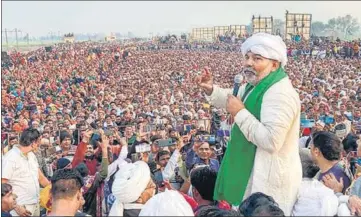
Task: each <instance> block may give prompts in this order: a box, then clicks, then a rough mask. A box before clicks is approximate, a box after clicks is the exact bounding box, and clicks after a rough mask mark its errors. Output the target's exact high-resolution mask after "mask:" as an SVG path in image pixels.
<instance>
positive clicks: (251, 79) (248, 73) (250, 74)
mask: <svg viewBox="0 0 361 217" xmlns="http://www.w3.org/2000/svg"><path fill="white" fill-rule="evenodd" d="M243 75H244V78H245V79H246V81H247V82H248V83H250V84H252V85H256V84H257V83H258V78H257V75H256V71H255V70H254V69H252V68H250V67H249V68H245V69H244V70H243Z"/></svg>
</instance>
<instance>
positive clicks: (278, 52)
mask: <svg viewBox="0 0 361 217" xmlns="http://www.w3.org/2000/svg"><path fill="white" fill-rule="evenodd" d="M241 51H242V54H243V56H244V55H246V54H247V53H248V52H252V53H254V54H258V55H261V56H263V57H265V58H268V59H272V60H278V61H279V62H280V63H281V66H282V68H284V67H285V66H286V64H287V47H286V44H285V43H284V42H283V40H282V38H281V37H280V36H278V35H277V36H276V35H271V34H268V33H257V34H254V35H252V36H251V37H250V38H248V39H247V40H246V41H245V42H244V43H243V44H242V47H241Z"/></svg>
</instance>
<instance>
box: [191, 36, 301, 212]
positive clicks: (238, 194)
mask: <svg viewBox="0 0 361 217" xmlns="http://www.w3.org/2000/svg"><path fill="white" fill-rule="evenodd" d="M241 50H242V54H243V56H244V57H245V61H244V62H245V67H244V71H243V74H244V76H245V79H246V81H247V84H246V85H243V86H241V87H240V90H239V92H238V95H237V97H235V96H233V95H231V93H232V90H226V89H221V88H219V87H217V86H214V85H213V78H212V75H211V73H210V72H209V71H208V70H207V69H205V70H204V72H203V73H202V75H200V76H199V77H197V79H196V82H197V84H198V85H199V86H200V87H201V88H202V89H203V90H204V91H205V92H206V94H207V95H208V98H209V101H210V102H211V103H212V104H213V105H214V106H216V107H221V108H226V109H227V111H228V112H229V113H230V114H231V115H232V116H233V117H234V120H235V124H234V125H233V127H232V131H231V139H230V141H229V144H228V148H227V151H226V154H225V158H224V159H223V162H222V165H221V168H220V171H219V175H218V178H217V184H216V188H215V192H214V197H215V200H226V201H228V202H229V203H231V204H232V205H239V204H240V202H241V201H242V200H243V199H245V198H247V197H248V196H250V195H251V194H252V193H255V192H263V193H265V194H267V195H270V196H272V197H273V198H274V199H275V201H276V202H277V203H278V204H279V205H280V207H281V209H282V210H283V211H284V213H285V215H286V216H288V215H290V214H291V210H292V207H293V205H294V203H295V201H296V197H297V192H298V188H299V186H300V184H301V179H302V168H301V161H300V157H299V151H298V149H299V148H298V137H299V135H298V134H299V129H300V99H299V95H298V93H297V92H296V91H295V90H294V88H293V86H292V83H291V81H290V79H289V78H288V76H287V74H286V72H285V71H284V67H285V66H286V63H287V53H286V45H285V43H284V42H283V41H282V39H281V38H280V37H279V36H274V35H270V34H266V33H258V34H254V35H253V36H252V37H250V38H248V39H247V40H246V41H245V42H244V43H243V44H242V48H241Z"/></svg>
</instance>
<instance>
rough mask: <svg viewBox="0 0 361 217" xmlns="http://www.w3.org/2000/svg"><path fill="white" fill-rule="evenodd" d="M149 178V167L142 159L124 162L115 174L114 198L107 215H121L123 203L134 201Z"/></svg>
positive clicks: (142, 190) (144, 187)
mask: <svg viewBox="0 0 361 217" xmlns="http://www.w3.org/2000/svg"><path fill="white" fill-rule="evenodd" d="M150 179H151V178H150V169H149V166H148V164H146V163H145V162H144V161H137V162H135V163H130V164H124V165H123V166H122V168H121V169H120V170H119V171H118V172H117V173H116V174H115V178H114V182H113V187H112V192H113V195H114V197H115V198H116V199H115V202H114V204H113V206H112V208H111V210H110V212H109V216H123V211H124V207H125V206H124V205H126V204H129V203H133V202H135V201H136V200H137V199H138V198H139V197H140V195H141V194H142V193H143V192H144V190H145V189H146V187H147V185H148V183H149V181H150Z"/></svg>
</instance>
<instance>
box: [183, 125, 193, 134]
mask: <svg viewBox="0 0 361 217" xmlns="http://www.w3.org/2000/svg"><path fill="white" fill-rule="evenodd" d="M183 129H184V131H185V132H187V133H189V132H190V131H191V130H192V125H191V124H184V126H183Z"/></svg>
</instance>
